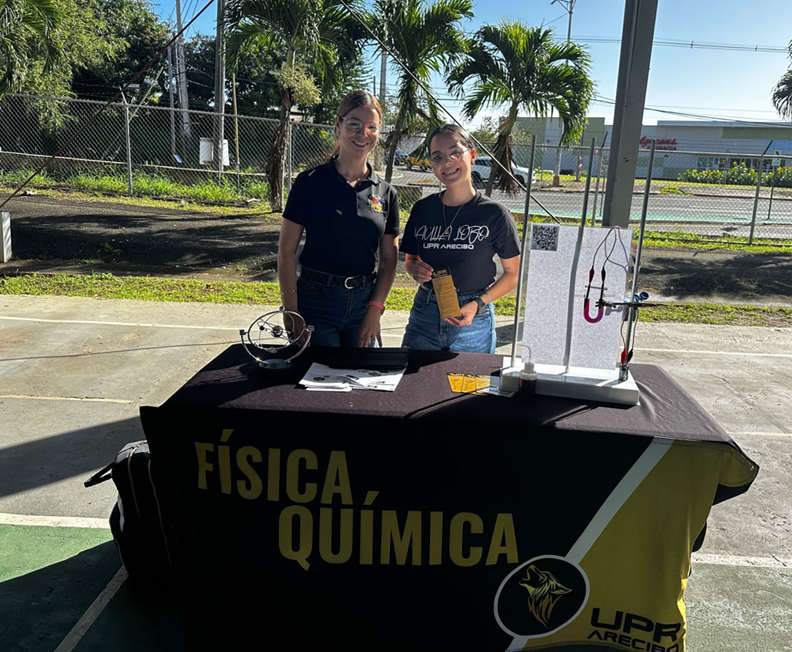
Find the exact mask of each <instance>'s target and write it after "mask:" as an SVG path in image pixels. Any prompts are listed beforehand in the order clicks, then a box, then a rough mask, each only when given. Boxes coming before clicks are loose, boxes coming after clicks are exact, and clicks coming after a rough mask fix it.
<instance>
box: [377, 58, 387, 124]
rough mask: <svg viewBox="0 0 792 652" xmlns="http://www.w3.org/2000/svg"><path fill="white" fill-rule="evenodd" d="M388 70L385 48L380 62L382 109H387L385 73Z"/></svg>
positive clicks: (380, 98)
mask: <svg viewBox="0 0 792 652" xmlns="http://www.w3.org/2000/svg"><path fill="white" fill-rule="evenodd" d="M387 72H388V55H387V54H386V53H385V51H384V50H383V52H382V63H381V64H380V92H379V103H380V106H381V107H382V110H383V111H384V110H385V75H386V74H387Z"/></svg>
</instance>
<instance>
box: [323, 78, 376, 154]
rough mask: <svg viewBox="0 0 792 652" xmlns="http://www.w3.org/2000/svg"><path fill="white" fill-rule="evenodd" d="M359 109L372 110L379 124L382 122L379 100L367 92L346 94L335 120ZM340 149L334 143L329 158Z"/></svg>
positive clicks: (339, 146)
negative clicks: (377, 116)
mask: <svg viewBox="0 0 792 652" xmlns="http://www.w3.org/2000/svg"><path fill="white" fill-rule="evenodd" d="M360 107H363V108H365V109H374V110H375V111H376V112H377V115H379V119H380V122H382V107H381V106H380V103H379V100H378V99H377V98H376V97H374V96H373V95H372V94H371V93H369V92H368V91H352V92H350V93H347V94H346V95H345V96H344V99H343V100H341V104H339V105H338V111H336V118H337V119H339V120H340V119H341V118H343V117H344V116H345V115H346V114H347V113H349V112H350V111H354V110H355V109H357V108H360ZM340 149H341V145H340V144H339V143H338V142H337V141H336V144H335V146H334V147H333V151H331V152H330V156H329V158H333V157H334V156H335V155H336V154H338V152H339V150H340Z"/></svg>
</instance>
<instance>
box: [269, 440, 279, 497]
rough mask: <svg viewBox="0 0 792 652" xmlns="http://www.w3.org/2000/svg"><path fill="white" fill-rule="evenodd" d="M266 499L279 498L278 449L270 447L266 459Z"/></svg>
mask: <svg viewBox="0 0 792 652" xmlns="http://www.w3.org/2000/svg"><path fill="white" fill-rule="evenodd" d="M267 500H273V501H277V500H280V449H279V448H270V449H269V459H268V460H267Z"/></svg>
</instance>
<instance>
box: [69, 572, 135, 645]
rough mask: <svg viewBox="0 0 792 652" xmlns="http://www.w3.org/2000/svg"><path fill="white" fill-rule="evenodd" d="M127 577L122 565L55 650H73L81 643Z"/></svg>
mask: <svg viewBox="0 0 792 652" xmlns="http://www.w3.org/2000/svg"><path fill="white" fill-rule="evenodd" d="M127 577H128V575H127V572H126V570H125V569H124V567H123V566H122V567H121V568H119V569H118V572H117V573H116V574H115V575H114V576H113V579H111V580H110V581H109V582H108V583H107V586H106V587H105V588H104V590H103V591H102V592H101V593H100V594H99V595H98V596H97V597H96V600H94V601H93V602H92V603H91V606H90V607H88V609H87V610H86V612H85V613H84V614H83V615H82V617H81V618H80V620H78V621H77V624H76V625H75V626H74V627H72V630H71V631H70V632H69V633H68V634H66V638H64V639H63V640H62V641H61V644H60V645H59V646H58V647H56V648H55V652H72V650H73V649H74V648H76V647H77V645H79V643H80V641H81V640H82V638H83V636H85V634H86V633H87V632H88V630H89V629H90V628H91V625H93V624H94V622H96V619H97V618H99V616H100V615H101V613H102V612H103V611H104V608H105V607H106V606H107V605H108V604H109V603H110V600H112V599H113V596H114V595H115V594H116V593H117V592H118V589H120V588H121V585H122V584H123V583H124V580H125V579H126V578H127Z"/></svg>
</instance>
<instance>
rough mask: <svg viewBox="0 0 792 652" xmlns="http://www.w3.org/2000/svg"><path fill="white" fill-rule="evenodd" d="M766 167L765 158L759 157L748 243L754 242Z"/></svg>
mask: <svg viewBox="0 0 792 652" xmlns="http://www.w3.org/2000/svg"><path fill="white" fill-rule="evenodd" d="M763 167H764V159H762V158H760V159H759V169H758V170H757V173H756V192H755V193H754V205H753V215H752V216H751V232H750V234H748V244H749V245H752V244H753V238H754V229H755V228H756V210H757V208H759V189H760V188H761V186H762V168H763Z"/></svg>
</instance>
